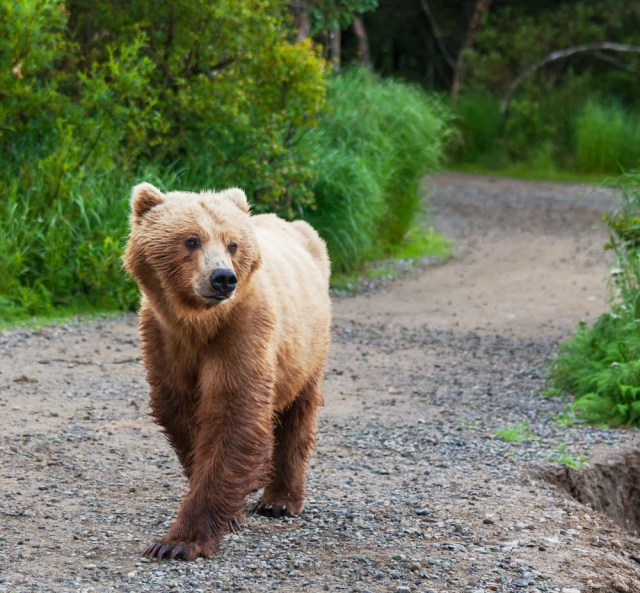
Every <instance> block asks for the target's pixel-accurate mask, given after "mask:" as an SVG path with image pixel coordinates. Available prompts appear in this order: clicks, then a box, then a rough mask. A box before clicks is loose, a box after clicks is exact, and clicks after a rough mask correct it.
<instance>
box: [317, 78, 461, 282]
mask: <svg viewBox="0 0 640 593" xmlns="http://www.w3.org/2000/svg"><path fill="white" fill-rule="evenodd" d="M448 121H449V115H448V113H447V112H446V110H445V109H444V107H443V106H442V105H441V103H440V101H438V100H437V99H436V98H434V97H431V96H429V95H426V94H425V93H424V92H423V91H421V90H419V89H418V88H416V87H413V86H411V85H407V84H404V83H400V82H396V81H392V80H382V79H380V78H379V77H377V76H375V75H374V74H372V73H370V72H369V71H367V70H363V69H352V70H350V71H348V72H346V73H344V74H341V75H339V76H336V77H334V78H333V79H332V80H331V82H330V85H329V88H328V94H327V108H326V111H325V113H324V114H323V116H322V117H321V118H320V121H319V123H318V126H317V127H316V128H315V129H314V130H312V131H311V132H310V133H309V134H308V135H307V137H306V138H305V140H304V145H305V148H306V149H308V150H309V152H311V153H313V154H314V155H315V157H314V158H315V161H314V162H315V167H316V170H317V180H316V182H315V184H314V194H315V206H314V207H313V208H306V209H305V210H304V216H305V217H306V218H307V219H308V220H309V221H310V222H311V223H312V224H313V225H314V226H315V227H316V228H317V229H318V231H319V232H320V234H321V235H323V236H324V237H325V238H326V240H327V243H328V245H329V250H330V253H331V258H332V262H333V267H334V270H335V271H337V272H345V271H348V270H353V269H357V267H358V266H359V265H360V264H362V263H363V262H364V261H367V260H370V259H372V258H375V257H380V256H382V255H384V254H385V252H387V251H388V250H389V248H390V246H391V245H394V244H398V243H399V242H401V241H402V239H403V238H404V237H405V235H406V233H407V231H408V230H409V228H410V227H411V225H412V223H413V221H414V219H415V216H416V214H417V212H418V211H419V207H420V193H419V184H420V181H421V180H422V178H423V177H424V175H425V174H426V173H428V172H429V171H432V170H434V169H435V168H436V167H438V165H439V164H440V162H441V160H442V156H443V147H444V144H445V143H446V141H447V139H448V136H449V127H448Z"/></svg>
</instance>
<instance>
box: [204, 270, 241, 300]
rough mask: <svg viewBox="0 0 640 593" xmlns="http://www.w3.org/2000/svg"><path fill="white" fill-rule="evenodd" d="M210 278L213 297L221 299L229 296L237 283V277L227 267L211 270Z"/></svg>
mask: <svg viewBox="0 0 640 593" xmlns="http://www.w3.org/2000/svg"><path fill="white" fill-rule="evenodd" d="M210 280H211V288H213V290H214V293H215V298H216V299H218V300H221V301H222V300H224V299H226V298H229V297H230V296H231V293H232V292H233V291H234V290H235V289H236V285H237V284H238V277H237V276H236V275H235V272H234V271H233V270H231V269H229V268H216V269H215V270H213V272H211V278H210Z"/></svg>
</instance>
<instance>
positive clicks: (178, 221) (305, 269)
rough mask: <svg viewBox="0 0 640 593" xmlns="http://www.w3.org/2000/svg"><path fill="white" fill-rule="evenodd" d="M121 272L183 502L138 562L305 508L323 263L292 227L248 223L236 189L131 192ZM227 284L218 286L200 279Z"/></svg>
mask: <svg viewBox="0 0 640 593" xmlns="http://www.w3.org/2000/svg"><path fill="white" fill-rule="evenodd" d="M131 205H132V217H131V235H130V238H129V242H128V245H127V249H126V253H125V266H126V268H127V270H129V272H130V273H131V274H132V275H133V276H134V277H135V279H136V280H137V281H138V284H139V285H140V289H141V291H142V303H141V311H140V335H141V340H142V354H143V358H144V363H145V366H146V369H147V378H148V381H149V384H150V386H151V409H152V412H153V415H154V417H155V418H156V420H157V421H158V423H159V424H160V425H161V426H162V427H163V429H164V432H165V433H166V435H167V437H168V439H169V442H170V443H171V445H172V446H173V448H174V449H175V451H176V454H177V455H178V458H179V460H180V463H181V464H182V466H183V468H184V472H185V474H186V476H187V477H188V479H189V492H188V494H187V496H186V497H185V499H184V500H183V502H182V506H181V508H180V510H179V512H178V516H177V518H176V520H175V522H174V524H173V525H172V527H171V528H170V529H169V532H168V533H167V535H166V536H165V537H163V538H162V539H160V540H159V541H158V542H156V543H153V544H152V545H151V546H149V548H148V549H147V551H146V552H145V554H146V555H147V556H149V557H154V558H158V559H162V558H182V559H185V560H191V559H194V558H196V557H198V556H209V555H212V554H215V553H216V551H217V549H218V545H219V541H220V538H221V536H222V535H223V533H225V532H226V531H228V530H229V529H231V530H234V529H235V528H237V527H238V526H239V521H240V520H241V517H242V510H243V506H244V501H245V498H246V497H247V495H248V494H249V493H250V492H251V491H252V490H255V489H256V488H258V487H260V486H262V485H264V486H265V490H264V493H263V494H262V497H261V498H260V500H259V502H258V504H257V505H256V507H255V509H254V510H255V511H256V512H258V513H260V514H264V515H269V516H281V515H285V514H286V515H293V514H296V513H299V512H300V511H301V510H302V507H303V500H304V482H305V473H306V466H307V458H308V456H309V453H310V452H311V450H312V448H313V446H314V442H315V441H314V435H315V424H316V410H317V407H318V405H320V404H321V403H322V396H321V394H320V382H321V379H322V376H323V372H324V367H325V363H326V357H327V350H328V346H329V323H330V302H329V297H328V279H329V259H328V257H327V251H326V247H325V245H324V242H323V241H322V239H320V237H319V236H318V234H317V233H316V232H315V231H314V230H313V229H312V228H311V227H310V226H309V225H308V224H306V223H304V222H300V221H297V222H293V223H288V222H285V221H283V220H281V219H280V218H278V217H276V216H275V215H272V214H269V215H258V216H251V215H250V213H249V206H248V204H247V201H246V197H245V195H244V193H243V192H242V191H241V190H238V189H230V190H226V191H224V192H220V193H216V192H203V193H200V194H195V193H187V192H172V193H167V194H162V193H161V192H160V191H159V190H158V189H157V188H155V187H153V186H152V185H150V184H146V183H143V184H141V185H138V186H136V187H135V188H134V190H133V196H132V200H131ZM214 270H226V271H228V272H230V273H232V274H233V275H235V278H237V284H235V282H234V286H233V288H230V289H229V287H228V286H227V285H224V287H223V288H224V290H223V289H219V287H218V289H216V285H215V283H214V278H213V275H212V272H214Z"/></svg>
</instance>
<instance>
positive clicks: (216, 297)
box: [200, 291, 233, 303]
mask: <svg viewBox="0 0 640 593" xmlns="http://www.w3.org/2000/svg"><path fill="white" fill-rule="evenodd" d="M232 294H233V291H230V292H218V293H216V294H203V295H200V296H202V298H203V299H204V300H205V301H209V302H211V301H215V302H217V303H220V302H222V301H226V300H227V299H228V298H229V297H230V296H231V295H232Z"/></svg>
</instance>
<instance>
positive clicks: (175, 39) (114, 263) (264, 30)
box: [0, 0, 325, 318]
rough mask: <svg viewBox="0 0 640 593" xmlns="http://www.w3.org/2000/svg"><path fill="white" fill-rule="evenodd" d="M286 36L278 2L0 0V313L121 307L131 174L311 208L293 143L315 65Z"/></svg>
mask: <svg viewBox="0 0 640 593" xmlns="http://www.w3.org/2000/svg"><path fill="white" fill-rule="evenodd" d="M289 37H290V29H289V25H288V21H287V13H286V2H284V1H280V0H242V1H241V2H233V3H232V2H230V0H229V1H226V2H223V1H221V2H215V3H206V2H199V1H195V0H194V1H190V2H181V3H179V4H175V3H166V2H160V3H152V2H150V1H149V0H141V1H137V2H132V3H119V2H115V3H114V2H107V1H106V0H104V1H98V2H93V1H92V2H88V1H86V0H73V1H71V2H67V3H65V2H63V1H61V0H37V1H36V0H17V1H15V2H13V1H9V0H0V63H1V64H2V66H3V67H2V68H0V96H1V97H2V100H1V101H0V163H1V164H2V168H3V171H4V175H3V176H2V178H1V179H0V196H1V198H2V199H1V200H0V253H2V255H3V257H2V258H0V295H2V296H1V297H0V317H4V318H7V317H15V316H17V315H32V314H36V313H40V314H42V313H46V312H48V311H50V310H51V309H52V308H56V309H59V308H65V307H67V306H70V305H72V304H73V305H74V307H75V308H76V309H83V308H96V307H98V308H114V307H116V308H128V307H133V306H134V304H135V301H136V291H135V289H134V287H133V285H132V283H131V282H130V281H128V280H127V279H126V278H125V277H124V275H123V272H122V270H121V262H120V254H121V252H122V248H123V243H124V240H125V236H126V232H127V227H128V199H127V196H128V193H129V188H130V187H131V185H132V184H133V183H134V181H135V180H136V178H138V179H140V178H147V179H148V178H149V177H154V176H155V177H156V178H157V180H158V181H157V182H158V184H159V185H161V186H164V187H165V188H167V189H172V188H174V187H181V188H185V187H186V188H192V189H195V188H202V187H211V186H217V187H221V186H229V185H239V184H242V185H243V186H244V187H245V189H246V190H247V191H248V193H249V194H250V195H251V197H252V199H253V202H254V204H255V205H256V209H257V210H264V209H267V208H269V209H272V210H277V211H278V212H280V213H282V214H285V215H290V214H292V213H293V211H294V210H295V209H296V208H297V209H298V210H299V208H300V207H301V206H302V205H311V204H312V203H313V199H314V196H313V193H312V179H313V178H314V175H315V173H314V170H313V169H312V167H311V165H310V161H311V160H312V159H311V158H310V157H309V155H308V154H307V153H305V152H304V151H303V150H302V149H300V148H299V147H297V146H296V144H297V143H299V142H300V138H301V137H302V135H303V134H304V132H305V131H307V130H308V129H309V128H310V127H311V126H313V124H314V123H315V121H316V119H317V115H318V113H319V111H320V109H321V108H322V105H323V102H324V88H325V82H324V78H323V63H322V61H321V59H320V58H319V56H318V55H317V52H316V50H315V48H313V47H312V45H311V43H310V42H309V41H305V42H299V43H293V42H291V41H290V40H289ZM205 39H210V40H215V43H209V42H207V43H204V42H203V40H205ZM156 172H157V174H156ZM160 172H162V173H161V174H160ZM159 178H161V179H159ZM163 182H164V183H163Z"/></svg>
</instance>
